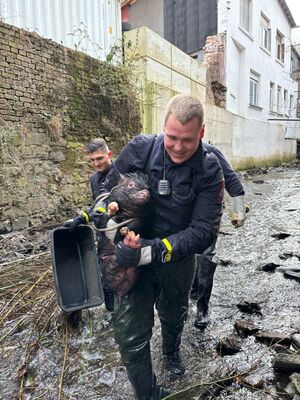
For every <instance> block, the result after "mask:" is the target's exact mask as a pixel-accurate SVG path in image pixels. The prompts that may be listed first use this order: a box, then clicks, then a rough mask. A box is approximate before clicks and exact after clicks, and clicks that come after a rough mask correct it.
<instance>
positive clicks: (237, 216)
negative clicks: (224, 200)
mask: <svg viewBox="0 0 300 400" xmlns="http://www.w3.org/2000/svg"><path fill="white" fill-rule="evenodd" d="M232 203H233V212H232V214H231V223H232V225H233V226H234V227H235V228H240V227H241V226H243V225H244V222H245V220H246V207H245V199H244V196H236V197H233V198H232Z"/></svg>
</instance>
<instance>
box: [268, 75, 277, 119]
mask: <svg viewBox="0 0 300 400" xmlns="http://www.w3.org/2000/svg"><path fill="white" fill-rule="evenodd" d="M269 110H270V112H272V113H274V112H276V111H275V83H274V82H272V81H270V87H269Z"/></svg>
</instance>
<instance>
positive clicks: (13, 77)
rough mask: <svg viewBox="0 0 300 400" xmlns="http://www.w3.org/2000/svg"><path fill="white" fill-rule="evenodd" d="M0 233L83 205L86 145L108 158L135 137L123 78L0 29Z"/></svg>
mask: <svg viewBox="0 0 300 400" xmlns="http://www.w3.org/2000/svg"><path fill="white" fill-rule="evenodd" d="M0 54H1V59H0V67H1V68H0V233H5V232H9V231H11V230H19V229H24V228H29V227H40V226H45V225H47V224H53V223H55V222H56V221H62V220H63V219H65V218H66V216H71V215H73V214H74V212H75V209H80V208H81V207H82V206H83V205H86V204H87V203H90V189H89V181H88V177H89V174H90V173H91V171H90V170H89V166H88V163H87V160H86V158H85V154H84V148H85V145H86V143H87V142H88V141H89V140H90V139H91V138H94V137H103V138H105V139H106V141H107V142H108V143H109V145H110V147H111V148H112V150H113V152H114V153H115V154H116V153H117V152H118V151H119V150H120V148H121V147H122V146H123V145H124V144H125V143H127V141H128V139H129V138H130V137H131V136H132V135H134V134H137V133H139V132H140V129H141V125H140V115H139V107H138V105H137V102H136V98H135V92H134V91H131V89H130V85H128V82H127V77H126V74H124V72H122V73H120V70H119V69H118V68H116V67H113V66H111V65H110V64H108V63H106V62H104V63H101V62H99V61H98V60H96V59H93V58H91V57H89V56H87V55H85V54H83V53H80V52H75V51H73V50H70V49H67V48H65V47H63V46H61V45H58V44H56V43H54V42H52V41H51V40H46V39H43V38H41V37H40V36H38V35H36V34H34V33H29V32H26V31H23V30H20V29H17V28H15V27H13V26H10V25H7V24H4V23H3V22H1V21H0Z"/></svg>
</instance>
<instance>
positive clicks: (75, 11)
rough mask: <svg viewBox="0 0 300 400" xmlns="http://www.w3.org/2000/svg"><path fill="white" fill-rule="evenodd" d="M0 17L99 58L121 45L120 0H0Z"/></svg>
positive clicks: (8, 22) (9, 22) (102, 58)
mask: <svg viewBox="0 0 300 400" xmlns="http://www.w3.org/2000/svg"><path fill="white" fill-rule="evenodd" d="M0 19H1V20H2V21H4V22H6V23H7V24H11V25H14V26H17V27H18V28H23V29H25V30H27V31H30V32H36V33H38V34H39V35H40V36H43V37H45V38H47V39H52V40H53V41H55V42H57V43H59V44H62V45H64V46H66V47H69V48H71V49H73V50H80V51H83V52H84V53H87V54H88V55H90V56H91V57H94V58H97V59H100V60H105V59H106V57H107V55H108V54H110V52H111V50H112V49H114V48H115V47H118V48H122V29H121V5H120V1H119V0H88V1H84V0H1V1H0Z"/></svg>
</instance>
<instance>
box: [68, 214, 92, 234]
mask: <svg viewBox="0 0 300 400" xmlns="http://www.w3.org/2000/svg"><path fill="white" fill-rule="evenodd" d="M80 224H87V220H86V217H85V216H84V214H82V215H79V216H78V217H76V218H73V219H69V220H68V221H66V222H65V223H64V227H65V228H68V229H69V233H73V232H74V231H75V229H76V228H77V226H78V225H80Z"/></svg>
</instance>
